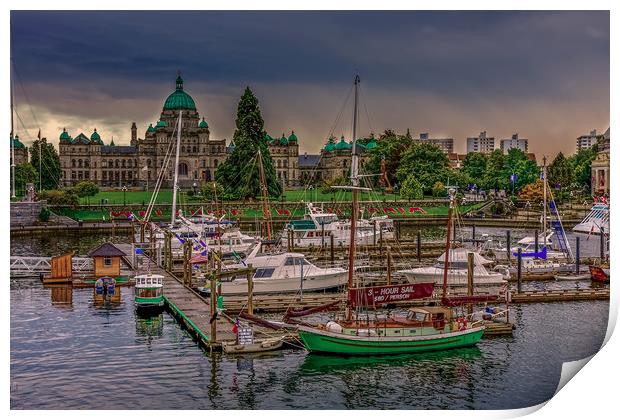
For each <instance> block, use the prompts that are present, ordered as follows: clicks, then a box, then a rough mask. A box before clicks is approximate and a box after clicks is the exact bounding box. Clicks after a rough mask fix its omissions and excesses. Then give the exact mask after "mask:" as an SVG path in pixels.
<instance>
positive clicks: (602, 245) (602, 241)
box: [600, 226, 605, 261]
mask: <svg viewBox="0 0 620 420" xmlns="http://www.w3.org/2000/svg"><path fill="white" fill-rule="evenodd" d="M600 249H601V261H603V260H604V259H605V228H604V227H603V226H601V242H600Z"/></svg>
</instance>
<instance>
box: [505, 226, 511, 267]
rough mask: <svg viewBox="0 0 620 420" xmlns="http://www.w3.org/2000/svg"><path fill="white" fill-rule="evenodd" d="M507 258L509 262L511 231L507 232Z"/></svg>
mask: <svg viewBox="0 0 620 420" xmlns="http://www.w3.org/2000/svg"><path fill="white" fill-rule="evenodd" d="M506 256H507V257H508V261H510V259H511V258H510V257H511V255H510V231H509V230H507V231H506Z"/></svg>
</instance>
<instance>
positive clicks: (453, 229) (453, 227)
mask: <svg viewBox="0 0 620 420" xmlns="http://www.w3.org/2000/svg"><path fill="white" fill-rule="evenodd" d="M450 223H452V242H456V224H455V223H454V220H452V221H451V222H450Z"/></svg>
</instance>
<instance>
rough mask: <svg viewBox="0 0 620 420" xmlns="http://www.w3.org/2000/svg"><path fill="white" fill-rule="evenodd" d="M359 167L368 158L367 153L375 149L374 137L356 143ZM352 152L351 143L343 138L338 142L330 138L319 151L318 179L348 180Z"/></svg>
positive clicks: (375, 141)
mask: <svg viewBox="0 0 620 420" xmlns="http://www.w3.org/2000/svg"><path fill="white" fill-rule="evenodd" d="M356 147H357V154H358V156H359V165H360V167H363V166H364V165H365V164H366V162H367V161H368V158H369V154H370V153H369V152H370V151H371V150H372V149H374V148H375V147H377V140H376V139H375V138H374V136H371V137H369V138H366V139H359V140H357V142H356ZM352 152H353V142H351V141H346V140H345V138H344V136H342V137H340V141H336V139H335V138H334V137H333V136H332V137H330V138H329V140H327V143H326V144H325V146H324V147H323V149H322V150H321V160H320V163H319V166H318V167H319V170H320V173H319V175H320V179H335V178H348V177H349V176H350V170H351V153H352Z"/></svg>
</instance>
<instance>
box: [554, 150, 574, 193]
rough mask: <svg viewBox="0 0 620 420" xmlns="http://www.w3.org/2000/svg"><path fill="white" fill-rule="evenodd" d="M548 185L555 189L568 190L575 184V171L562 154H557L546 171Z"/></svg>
mask: <svg viewBox="0 0 620 420" xmlns="http://www.w3.org/2000/svg"><path fill="white" fill-rule="evenodd" d="M547 177H548V179H549V185H551V186H552V187H556V188H561V189H565V190H566V189H568V188H570V186H571V185H572V184H573V182H575V170H574V169H573V165H571V163H570V161H569V160H568V159H566V158H565V157H564V154H563V153H562V152H560V153H558V154H557V156H556V157H555V159H553V162H551V165H549V169H548V170H547Z"/></svg>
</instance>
